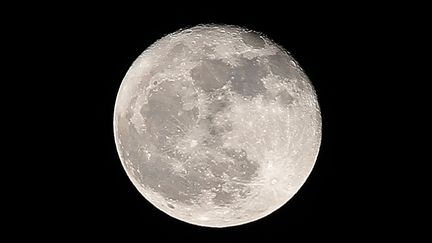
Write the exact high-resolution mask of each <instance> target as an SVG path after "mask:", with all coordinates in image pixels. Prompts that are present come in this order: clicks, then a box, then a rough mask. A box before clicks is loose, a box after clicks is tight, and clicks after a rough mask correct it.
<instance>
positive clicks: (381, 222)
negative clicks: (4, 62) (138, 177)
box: [13, 3, 406, 242]
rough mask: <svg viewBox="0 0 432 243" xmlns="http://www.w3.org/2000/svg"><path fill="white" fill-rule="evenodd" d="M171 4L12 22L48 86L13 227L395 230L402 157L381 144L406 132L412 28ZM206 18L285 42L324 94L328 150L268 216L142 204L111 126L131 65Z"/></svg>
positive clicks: (374, 9) (377, 16)
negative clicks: (400, 103) (230, 219)
mask: <svg viewBox="0 0 432 243" xmlns="http://www.w3.org/2000/svg"><path fill="white" fill-rule="evenodd" d="M164 4H165V3H164ZM166 4H167V6H151V5H147V6H138V5H136V6H126V7H125V6H122V7H119V6H106V5H100V6H96V7H95V6H56V8H55V10H53V11H50V10H48V8H47V10H46V13H45V12H43V14H42V12H40V13H39V14H38V13H33V14H32V15H31V16H32V18H29V19H26V21H24V23H19V24H17V25H18V26H19V27H18V28H13V29H14V32H16V34H17V35H18V34H20V35H22V36H23V37H22V38H19V39H20V41H19V42H18V44H19V45H21V47H20V48H19V49H21V50H25V51H24V52H28V54H26V55H29V56H31V57H32V58H31V60H32V63H33V64H34V65H33V68H30V67H29V68H28V69H26V72H27V73H30V74H31V75H32V76H33V78H32V79H30V81H31V82H29V83H28V86H27V88H28V89H26V90H28V91H26V92H29V93H32V92H34V91H35V89H38V90H41V92H34V93H36V94H34V93H33V94H32V95H31V96H29V97H35V96H36V97H35V98H34V99H32V101H34V102H35V103H32V106H33V108H37V109H31V110H32V111H33V112H34V114H33V116H32V117H33V120H32V124H33V126H34V127H36V128H37V129H34V130H36V134H35V135H31V136H29V140H30V141H31V142H32V143H33V144H35V145H37V146H36V147H35V149H34V151H32V152H30V151H29V152H28V154H26V153H23V152H20V154H22V156H27V155H30V157H31V159H27V160H26V161H29V162H28V166H26V168H27V173H29V174H31V175H32V177H31V178H33V177H35V179H32V180H28V181H25V182H24V185H23V186H21V188H26V189H25V190H24V191H25V193H24V192H21V193H18V194H25V195H23V196H24V197H25V198H26V199H25V200H21V201H20V202H21V203H23V204H24V205H25V206H24V207H25V208H26V213H25V214H24V219H22V218H18V219H17V222H16V223H14V224H16V225H17V226H18V228H19V227H22V226H23V224H24V225H25V226H30V227H31V228H34V229H36V228H37V229H38V230H35V234H41V235H45V234H47V235H51V233H52V232H56V233H59V234H61V235H63V236H79V237H84V236H85V235H88V234H92V235H96V236H111V235H117V234H119V235H125V236H138V237H139V238H140V239H142V240H143V241H149V242H153V240H151V239H152V238H151V237H159V239H162V238H172V239H174V240H191V239H196V240H200V241H207V240H212V239H219V238H224V239H228V240H235V239H239V240H249V239H260V240H266V239H267V240H277V239H279V237H283V238H284V239H290V238H291V237H301V238H303V237H306V238H309V237H322V236H325V235H331V236H339V237H340V236H342V235H344V234H347V235H349V236H356V237H361V236H370V235H373V234H384V235H385V234H386V232H392V233H390V234H393V235H394V234H396V233H395V231H397V230H396V229H397V227H398V225H399V223H397V222H399V221H400V220H401V218H402V217H403V216H404V212H403V211H404V210H402V209H401V207H400V205H399V204H398V205H396V204H397V202H398V200H396V201H395V202H393V203H389V198H390V196H391V195H393V193H394V191H395V190H404V189H405V188H404V187H403V185H400V184H393V183H392V182H391V181H392V178H393V176H394V173H393V172H392V167H388V165H389V162H390V163H394V164H396V161H395V160H391V161H389V160H390V159H389V158H388V157H387V155H388V154H389V153H391V150H393V149H394V148H392V147H390V146H389V145H387V141H386V140H385V139H383V137H387V139H388V138H390V139H397V138H396V137H395V136H394V135H393V133H392V128H391V124H390V125H389V123H388V122H387V121H386V120H384V119H383V118H384V117H388V116H392V112H393V110H392V108H391V107H392V105H391V104H393V103H392V100H391V99H389V98H388V97H389V95H390V93H392V92H393V91H392V86H391V85H389V83H390V82H391V83H392V84H395V83H397V81H396V79H393V77H391V76H390V74H389V73H390V72H388V70H393V71H392V72H393V73H394V72H395V70H398V69H399V68H401V66H403V65H400V63H399V65H398V66H393V63H392V64H390V61H389V60H391V59H393V58H394V57H395V55H394V53H395V50H397V49H398V48H400V47H401V46H397V47H394V48H393V47H392V45H393V44H394V41H395V40H396V39H397V40H400V39H401V38H402V37H401V36H402V35H400V34H399V30H400V29H402V28H404V25H406V23H404V21H403V18H400V16H401V15H399V13H400V12H399V11H396V10H394V9H393V8H392V6H384V7H378V6H373V5H372V6H371V5H367V6H363V5H352V6H348V5H346V6H344V5H337V6H331V5H326V8H324V6H316V5H313V8H312V6H307V7H305V6H303V7H300V6H293V5H286V6H283V5H279V4H277V5H270V4H269V5H268V6H267V7H263V6H254V5H256V4H253V3H250V6H247V7H246V6H234V5H233V4H232V3H231V4H222V3H221V4H217V3H212V4H208V6H206V5H205V4H200V5H193V6H194V7H191V6H187V7H186V6H183V7H182V6H173V5H169V4H168V3H166ZM50 7H51V8H52V6H50ZM210 23H215V24H231V25H239V26H242V27H246V28H249V29H252V30H256V31H260V32H262V33H264V34H266V35H267V36H268V37H269V38H270V39H272V40H274V41H275V42H277V43H279V44H280V45H282V46H283V47H285V48H286V49H287V50H288V51H289V52H290V53H291V54H292V55H293V56H294V58H295V59H296V60H297V61H298V63H299V64H300V65H301V66H302V68H303V69H304V71H305V72H306V74H307V75H308V76H309V78H310V80H311V81H312V83H313V85H314V87H315V88H316V92H317V95H318V100H319V103H320V107H321V112H322V121H323V128H322V130H323V134H322V143H321V149H320V152H319V156H318V159H317V162H316V165H315V168H314V170H313V172H312V174H311V175H310V177H309V178H308V180H307V181H306V183H305V184H304V186H303V187H302V188H301V190H300V191H299V192H298V193H297V194H296V195H295V196H294V197H293V198H292V199H291V200H290V201H289V202H288V203H287V204H286V205H285V206H283V207H282V208H280V209H279V210H277V211H275V212H274V213H272V214H271V215H269V216H267V217H265V218H263V219H261V220H258V221H255V222H253V223H249V224H246V225H242V226H238V227H230V228H224V229H213V228H205V227H198V226H194V225H190V224H187V223H184V222H181V221H179V220H176V219H174V218H171V217H170V216H168V215H166V214H164V213H162V212H161V211H159V210H157V209H156V208H155V207H153V206H152V205H151V204H150V203H149V202H148V201H146V200H145V199H144V198H143V197H142V196H141V195H140V193H139V192H138V191H137V190H136V189H135V188H134V186H133V185H132V183H131V182H130V181H129V179H128V177H127V175H126V173H125V172H124V170H123V168H122V166H121V163H120V160H119V158H118V155H117V152H116V148H115V143H114V136H113V126H112V120H113V109H114V103H115V98H116V95H117V91H118V88H119V86H120V83H121V81H122V79H123V77H124V75H125V73H126V71H127V70H128V68H129V67H130V65H131V64H132V62H133V61H134V60H135V58H136V57H137V56H138V55H139V54H140V53H141V52H142V51H144V50H145V49H146V48H147V47H148V46H150V45H151V44H152V43H154V42H155V41H156V40H158V39H159V38H161V37H163V36H164V35H166V34H169V33H171V32H174V31H176V30H178V29H180V28H187V27H192V26H195V25H197V24H210ZM29 39H31V40H32V41H31V42H30V41H28V40H29ZM398 43H400V42H398ZM23 55H24V54H23ZM21 62H22V61H19V62H16V63H21ZM35 77H38V78H35ZM383 88H385V90H386V91H385V92H384V93H383V92H382V90H383ZM47 118H48V119H47ZM42 141H43V142H42ZM389 147H390V148H389ZM39 158H43V159H39ZM395 212H397V213H395ZM23 222H25V223H23ZM386 229H390V230H386ZM397 233H401V232H400V231H398V232H397Z"/></svg>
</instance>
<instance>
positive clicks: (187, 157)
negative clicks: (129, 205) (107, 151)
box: [114, 25, 321, 227]
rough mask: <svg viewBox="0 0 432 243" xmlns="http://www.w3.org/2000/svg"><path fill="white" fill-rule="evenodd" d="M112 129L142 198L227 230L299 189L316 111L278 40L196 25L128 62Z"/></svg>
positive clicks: (314, 149)
mask: <svg viewBox="0 0 432 243" xmlns="http://www.w3.org/2000/svg"><path fill="white" fill-rule="evenodd" d="M114 135H115V142H116V145H117V150H118V153H119V156H120V159H121V162H122V164H123V167H124V169H125V170H126V172H127V175H128V176H129V178H130V179H131V181H132V182H133V184H134V185H135V187H136V188H137V189H138V190H139V192H140V193H141V194H142V195H143V196H144V197H145V198H146V199H147V200H148V201H150V203H151V204H153V205H154V206H155V207H156V208H158V209H160V210H161V211H163V212H165V213H166V214H168V215H170V216H172V217H174V218H177V219H179V220H182V221H185V222H188V223H191V224H195V225H200V226H207V227H228V226H234V225H240V224H245V223H248V222H252V221H255V220H257V219H260V218H263V217H265V216H267V215H269V214H270V213H272V212H274V211H275V210H276V209H278V208H280V207H281V206H282V205H284V204H285V203H286V202H287V201H288V200H289V199H290V198H291V197H292V196H293V195H294V194H295V193H296V192H297V191H298V190H299V189H300V187H301V186H302V185H303V183H304V182H305V180H306V179H307V177H308V176H309V174H310V172H311V170H312V168H313V166H314V164H315V160H316V158H317V154H318V150H319V146H320V141H321V115H320V109H319V105H318V102H317V97H316V94H315V91H314V88H313V86H312V84H311V82H310V81H309V79H308V78H307V76H306V75H305V73H304V72H303V70H302V69H301V68H300V67H299V65H298V64H297V62H296V61H295V60H294V59H293V57H292V56H290V54H289V53H288V52H287V51H285V50H284V49H283V48H282V47H281V46H279V45H277V44H275V43H274V42H272V41H271V40H270V39H269V38H267V37H266V36H264V35H263V34H260V33H258V32H254V31H251V30H247V29H243V28H240V27H235V26H220V25H199V26H196V27H193V28H190V29H185V30H180V31H178V32H175V33H173V34H170V35H167V36H165V37H163V38H162V39H160V40H158V41H157V42H156V43H154V44H153V45H152V46H150V47H149V48H148V49H147V50H145V51H144V52H143V53H142V54H141V55H140V56H139V57H138V58H137V59H136V60H135V62H134V63H133V64H132V66H131V67H130V69H129V71H128V72H127V74H126V76H125V78H124V80H123V82H122V84H121V86H120V89H119V92H118V96H117V100H116V104H115V111H114ZM287 220H289V218H287Z"/></svg>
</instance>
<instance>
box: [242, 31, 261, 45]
mask: <svg viewBox="0 0 432 243" xmlns="http://www.w3.org/2000/svg"><path fill="white" fill-rule="evenodd" d="M240 36H241V37H242V40H243V42H244V43H245V44H246V45H248V46H250V47H252V48H255V49H260V48H263V47H264V45H265V41H264V39H263V38H262V37H261V36H260V35H259V34H258V33H256V32H253V31H250V32H244V33H241V34H240Z"/></svg>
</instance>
